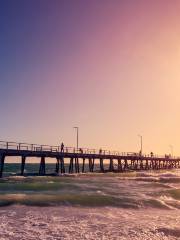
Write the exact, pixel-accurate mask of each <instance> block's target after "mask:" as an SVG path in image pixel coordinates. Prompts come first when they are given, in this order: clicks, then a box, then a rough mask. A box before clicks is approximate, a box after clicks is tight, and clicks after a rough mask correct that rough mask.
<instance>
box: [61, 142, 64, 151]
mask: <svg viewBox="0 0 180 240" xmlns="http://www.w3.org/2000/svg"><path fill="white" fill-rule="evenodd" d="M61 152H64V143H63V142H62V143H61Z"/></svg>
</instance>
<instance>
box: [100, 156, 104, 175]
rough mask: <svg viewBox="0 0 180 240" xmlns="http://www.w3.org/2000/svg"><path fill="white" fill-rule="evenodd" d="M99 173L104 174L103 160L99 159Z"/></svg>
mask: <svg viewBox="0 0 180 240" xmlns="http://www.w3.org/2000/svg"><path fill="white" fill-rule="evenodd" d="M100 171H101V172H104V159H103V158H100Z"/></svg>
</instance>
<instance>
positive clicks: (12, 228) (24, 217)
mask: <svg viewBox="0 0 180 240" xmlns="http://www.w3.org/2000/svg"><path fill="white" fill-rule="evenodd" d="M11 212H13V214H11ZM179 221H180V210H176V211H174V210H170V211H169V210H162V211H161V210H155V209H148V210H147V209H146V210H145V209H144V210H142V209H141V210H130V209H128V210H127V209H119V208H109V207H105V208H77V207H48V208H47V207H46V208H44V207H42V208H38V207H25V206H11V207H9V208H5V209H2V210H0V239H6V240H12V239H14V240H19V239H21V240H25V239H26V240H37V239H41V240H60V239H65V240H72V239H73V240H80V239H88V240H94V239H103V240H111V239H112V240H113V239H114V240H115V239H122V240H125V239H126V240H132V239H133V240H134V239H136V240H175V239H179V237H180V228H179ZM167 223H168V224H167Z"/></svg>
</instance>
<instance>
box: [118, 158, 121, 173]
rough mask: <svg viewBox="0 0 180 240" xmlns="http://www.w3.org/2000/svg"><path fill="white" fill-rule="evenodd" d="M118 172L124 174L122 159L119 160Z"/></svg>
mask: <svg viewBox="0 0 180 240" xmlns="http://www.w3.org/2000/svg"><path fill="white" fill-rule="evenodd" d="M118 172H122V162H121V159H118Z"/></svg>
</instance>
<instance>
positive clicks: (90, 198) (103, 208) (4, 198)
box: [0, 164, 180, 240]
mask: <svg viewBox="0 0 180 240" xmlns="http://www.w3.org/2000/svg"><path fill="white" fill-rule="evenodd" d="M35 165H36V164H34V165H33V164H32V165H31V166H29V169H28V170H31V171H29V172H31V175H30V176H26V177H21V176H16V175H14V172H17V171H16V169H13V166H12V165H9V166H6V169H5V171H6V173H5V177H4V178H3V179H1V180H0V206H1V207H0V239H1V240H2V239H43V240H46V239H140V240H141V239H157V240H158V239H180V169H177V170H163V171H144V172H143V171H139V172H126V173H104V174H102V173H85V174H72V175H63V176H44V177H40V176H36V175H33V174H34V173H35V172H37V169H38V167H37V166H35ZM17 167H19V166H17ZM51 167H52V169H54V166H53V165H52V166H51ZM26 171H27V169H26ZM72 234H73V235H72ZM72 236H73V237H72Z"/></svg>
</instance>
